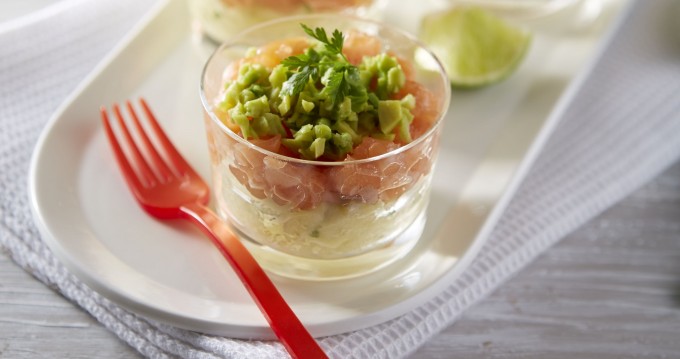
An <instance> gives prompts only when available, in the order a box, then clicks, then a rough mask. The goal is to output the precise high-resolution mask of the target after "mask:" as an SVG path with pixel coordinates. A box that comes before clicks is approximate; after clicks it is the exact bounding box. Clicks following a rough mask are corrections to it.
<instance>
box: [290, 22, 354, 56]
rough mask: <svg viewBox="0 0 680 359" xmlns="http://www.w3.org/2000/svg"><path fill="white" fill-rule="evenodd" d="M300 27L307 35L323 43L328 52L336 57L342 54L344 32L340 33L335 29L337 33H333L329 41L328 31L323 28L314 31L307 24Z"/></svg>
mask: <svg viewBox="0 0 680 359" xmlns="http://www.w3.org/2000/svg"><path fill="white" fill-rule="evenodd" d="M300 25H301V26H302V28H303V29H304V30H305V32H306V33H307V35H309V36H311V37H313V38H315V39H317V40H319V41H320V42H321V43H323V44H324V45H325V47H326V50H327V51H328V52H330V53H332V54H336V55H340V54H342V46H343V43H344V39H343V37H342V32H340V31H339V30H338V29H335V31H333V36H332V38H331V39H330V40H329V39H328V35H327V34H326V30H324V29H323V28H322V27H317V28H315V29H314V30H312V29H311V28H310V27H309V26H307V25H305V24H300Z"/></svg>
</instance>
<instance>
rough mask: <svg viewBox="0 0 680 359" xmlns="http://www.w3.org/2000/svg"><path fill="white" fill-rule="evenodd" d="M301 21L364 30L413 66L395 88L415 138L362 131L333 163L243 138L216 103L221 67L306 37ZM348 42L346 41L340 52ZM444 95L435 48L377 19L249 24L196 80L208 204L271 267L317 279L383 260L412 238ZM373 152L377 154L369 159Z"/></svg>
mask: <svg viewBox="0 0 680 359" xmlns="http://www.w3.org/2000/svg"><path fill="white" fill-rule="evenodd" d="M301 23H304V24H306V25H308V26H310V27H312V28H314V27H324V28H325V29H326V30H327V31H329V32H330V31H333V30H335V29H338V30H340V31H342V32H343V33H344V34H348V33H352V32H357V31H358V32H360V33H362V34H365V35H370V36H371V37H373V38H377V39H379V40H380V43H379V46H381V48H380V50H381V51H382V52H387V53H389V54H391V55H393V56H396V57H397V58H399V59H401V60H402V63H403V64H407V63H410V64H412V65H411V66H408V69H406V68H405V71H406V72H407V73H408V75H407V77H409V78H412V79H413V80H415V81H413V82H412V81H407V83H406V86H405V87H404V89H405V90H408V91H409V92H411V93H412V94H414V95H415V97H416V108H415V109H414V110H413V115H414V116H415V117H416V118H418V119H419V120H422V121H419V123H426V124H428V126H427V127H424V128H419V129H418V128H413V125H412V132H413V133H416V134H418V136H417V137H415V138H414V140H413V141H412V142H410V143H408V144H405V145H403V146H401V147H398V145H396V144H394V143H392V144H391V145H390V146H391V147H389V148H384V144H385V142H384V141H383V142H380V141H375V140H373V139H372V138H366V139H364V142H362V143H361V144H360V145H359V146H358V147H357V148H355V150H354V152H352V153H350V155H349V156H348V157H347V159H345V160H344V161H336V162H331V161H314V160H304V159H299V158H294V157H288V156H285V155H282V154H279V153H275V152H272V151H270V150H268V149H267V148H271V146H272V141H276V139H259V140H252V139H251V140H248V141H246V140H245V139H243V137H241V136H240V135H239V134H237V133H235V132H234V131H232V130H231V129H230V128H229V127H228V126H227V125H225V122H224V121H223V116H224V115H225V114H224V113H220V110H219V108H218V107H217V106H216V104H217V103H218V102H219V101H220V99H219V96H220V91H221V90H222V89H223V88H224V81H225V80H224V79H225V76H227V75H226V74H228V73H230V72H231V73H232V74H233V67H232V66H233V64H235V63H238V62H239V61H240V59H242V58H243V57H244V55H245V54H246V52H247V51H249V49H250V51H251V53H252V48H258V47H260V48H263V46H265V45H267V44H271V43H276V41H280V40H282V39H286V38H300V37H301V36H305V35H304V33H303V32H302V29H301V27H300V24H301ZM356 46H357V45H356V44H355V45H353V44H352V41H349V40H346V44H345V49H346V50H347V51H348V52H351V51H352V50H353V49H354V47H356ZM284 48H285V46H284ZM349 57H350V56H348V58H349ZM416 82H417V83H416ZM449 97H450V85H449V82H448V80H447V77H446V74H445V72H444V69H443V68H442V66H441V64H440V63H439V61H438V60H437V59H436V58H435V56H434V55H433V54H432V53H431V52H430V51H429V50H427V49H425V48H424V47H423V45H422V44H421V43H420V42H418V41H417V40H415V39H414V38H413V37H412V36H410V35H408V34H406V33H404V32H402V31H400V30H396V29H393V28H390V27H387V26H385V25H383V24H380V23H377V22H372V21H368V20H362V19H358V18H353V17H345V16H335V15H334V16H329V15H311V16H301V17H293V18H286V19H281V20H278V21H273V22H269V23H265V24H261V25H258V26H256V27H253V28H250V29H248V30H246V31H244V32H242V33H240V34H239V35H237V36H235V37H233V38H231V39H230V40H229V41H228V42H226V43H224V44H223V45H221V46H220V47H219V48H218V49H217V50H216V51H215V53H214V54H213V55H212V56H211V57H210V59H209V60H208V62H207V63H206V65H205V68H204V72H203V76H202V81H201V100H202V103H203V106H204V114H205V116H204V117H205V125H206V132H207V136H208V144H209V151H210V156H211V164H212V181H213V182H212V183H213V195H214V197H215V205H216V207H217V208H216V209H217V212H218V213H219V214H220V215H221V216H223V217H224V218H225V219H227V220H228V221H230V222H231V223H232V224H233V227H234V228H235V230H236V232H237V234H238V235H239V237H240V238H241V240H242V241H243V242H244V243H245V245H246V246H247V247H248V248H249V250H250V251H251V253H252V254H253V256H255V258H256V259H257V260H258V262H260V264H261V265H262V266H263V267H264V268H265V269H266V270H268V271H270V272H273V273H276V274H279V275H282V276H285V277H291V278H301V279H310V280H325V279H339V278H349V277H354V276H358V275H362V274H366V273H369V272H372V271H375V270H378V269H380V268H383V267H384V266H386V265H388V264H390V263H392V262H394V261H395V260H397V259H399V258H402V257H403V256H405V255H406V254H407V253H408V252H409V251H410V250H411V249H412V248H413V247H414V246H415V244H416V243H417V242H418V240H419V238H420V237H421V234H422V231H423V228H424V225H425V220H426V208H427V205H428V201H429V196H430V188H431V179H432V175H433V168H434V165H435V160H436V157H437V152H438V142H439V136H440V133H441V129H442V125H443V123H442V122H443V121H442V119H443V117H444V115H445V113H446V111H447V109H448V104H449ZM413 123H416V121H415V120H414V122H413ZM418 132H420V133H418ZM381 144H382V146H383V148H380V146H381ZM397 147H398V148H397ZM386 151H388V152H386ZM359 152H362V153H359ZM373 153H376V154H377V153H381V154H380V155H378V156H375V157H370V156H371V155H372V154H373ZM356 158H363V159H356Z"/></svg>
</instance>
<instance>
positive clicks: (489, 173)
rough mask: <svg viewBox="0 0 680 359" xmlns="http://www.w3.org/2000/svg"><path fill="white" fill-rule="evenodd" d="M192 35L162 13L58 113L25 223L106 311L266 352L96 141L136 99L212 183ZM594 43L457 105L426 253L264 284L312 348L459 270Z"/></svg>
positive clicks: (186, 246)
mask: <svg viewBox="0 0 680 359" xmlns="http://www.w3.org/2000/svg"><path fill="white" fill-rule="evenodd" d="M615 9H619V7H616V8H615ZM411 10H413V9H409V8H408V7H406V6H400V7H392V8H391V10H390V12H389V13H388V14H387V19H388V20H389V21H391V22H394V23H399V24H402V25H403V27H406V28H409V26H410V27H411V29H412V28H413V27H414V26H415V25H414V23H413V21H411V22H410V23H409V22H408V19H413V17H408V16H407V15H408V14H411V13H412V12H411ZM420 10H421V11H419V12H420V13H422V9H420ZM188 24H189V21H188V19H187V17H186V9H185V4H184V2H183V1H180V0H177V1H175V0H169V1H162V2H161V3H160V4H159V5H158V6H157V7H156V8H155V9H154V10H153V11H152V12H151V13H150V14H149V15H148V16H146V17H145V20H144V21H142V23H140V25H139V26H138V27H137V28H136V29H135V31H133V32H132V33H131V34H130V35H129V36H128V37H127V38H126V39H125V40H124V41H123V42H122V43H121V45H120V46H119V47H117V48H116V49H115V50H114V51H113V52H112V54H111V55H110V56H109V57H107V59H106V60H105V61H104V62H103V63H102V64H101V65H100V66H99V67H98V68H97V69H96V70H95V71H94V72H93V74H92V75H91V76H90V77H88V79H87V80H86V81H85V82H84V83H83V84H82V85H81V86H80V87H79V89H78V90H77V91H76V92H75V93H74V94H73V95H72V96H71V98H70V99H69V100H68V101H66V103H64V105H63V106H62V107H61V108H60V109H59V110H58V111H57V113H56V115H55V117H54V118H52V120H51V121H50V123H49V125H48V126H47V128H46V129H45V131H44V133H43V134H42V136H41V138H40V140H39V143H38V146H37V149H36V151H35V154H34V157H33V159H32V164H31V173H30V194H31V204H32V208H33V211H34V214H35V218H36V223H37V224H38V226H39V228H40V230H41V232H42V234H43V237H44V240H45V241H46V242H47V244H48V245H49V247H50V248H51V249H52V250H53V251H54V253H55V255H56V256H57V257H58V258H59V259H60V260H61V261H62V262H63V263H64V264H65V265H66V266H67V267H68V268H69V270H71V271H72V272H73V273H74V274H75V275H76V276H78V277H79V278H80V279H81V280H82V281H83V282H85V283H87V284H88V285H89V286H91V287H92V288H93V289H94V290H96V291H97V292H99V293H101V294H102V295H104V296H105V297H107V298H109V299H110V300H112V301H114V302H116V303H118V304H120V305H121V306H123V307H125V308H128V309H130V310H132V311H133V312H136V313H138V314H141V315H143V316H146V317H149V318H152V319H154V320H157V321H160V322H164V323H168V324H172V325H175V326H178V327H181V328H186V329H192V330H196V331H201V332H206V333H213V334H220V335H226V336H230V337H236V338H262V339H270V338H273V335H272V333H271V331H270V330H269V328H268V326H267V324H266V322H265V320H264V319H263V317H262V315H261V314H260V312H259V311H258V309H257V307H256V306H255V305H254V304H253V302H252V301H251V299H250V297H249V296H248V294H247V293H246V291H245V290H244V289H243V287H242V286H241V284H240V283H239V281H238V279H237V278H236V276H235V275H234V274H233V273H232V271H231V269H230V267H229V266H228V264H227V263H226V261H225V260H223V258H222V257H221V256H220V254H219V253H218V251H216V250H215V249H214V248H213V247H212V246H211V244H210V242H209V241H208V240H207V239H205V238H204V237H203V236H202V235H201V234H200V233H199V232H198V231H196V230H194V229H193V228H192V227H189V224H185V223H183V222H182V223H179V222H178V223H167V222H159V221H156V220H153V219H152V218H151V217H149V216H147V215H146V214H145V213H144V212H142V210H141V209H140V208H139V207H138V206H137V204H136V203H135V202H134V200H133V198H132V196H131V195H130V193H129V191H128V189H127V188H126V187H125V185H124V182H123V180H122V177H121V175H120V173H119V171H118V168H117V166H116V165H115V163H114V161H113V158H112V156H111V153H110V151H109V149H108V145H107V143H106V142H105V138H104V136H103V132H102V130H101V128H100V121H99V114H98V109H99V107H100V106H101V105H107V106H108V105H110V104H112V103H113V102H120V101H124V100H126V99H134V98H137V97H139V96H140V95H143V96H145V97H146V98H147V100H148V101H149V102H150V104H151V105H152V107H153V108H154V109H155V110H156V112H157V115H158V117H159V119H160V120H161V122H162V125H163V126H164V127H165V129H166V130H167V132H168V134H169V135H170V137H171V139H172V140H173V141H174V142H175V144H177V146H178V147H179V149H180V151H181V152H182V153H183V154H184V155H185V156H186V157H187V158H188V160H189V161H190V162H191V163H193V164H194V165H195V166H196V167H197V170H198V171H199V172H200V173H201V174H202V175H203V176H204V178H208V152H207V145H206V143H205V136H204V133H203V131H204V129H203V122H202V117H201V116H202V114H201V105H200V102H199V97H198V83H199V75H200V70H201V67H202V63H203V61H204V59H205V57H206V55H207V52H206V51H205V49H204V48H203V47H201V45H200V44H197V43H196V42H195V41H193V40H192V39H193V38H192V36H191V32H190V30H189V25H188ZM601 37H602V31H593V32H591V33H589V34H586V35H583V34H581V35H580V36H578V37H570V38H565V39H562V40H561V41H559V42H558V41H556V40H555V38H551V37H541V36H537V38H536V39H535V42H534V46H533V48H532V51H531V53H530V54H529V56H528V58H527V60H526V61H525V63H524V64H523V66H522V67H521V68H520V69H519V71H518V72H517V73H516V74H515V75H514V76H512V77H511V78H510V79H509V80H508V81H506V82H504V83H502V84H500V85H498V86H495V87H491V88H488V89H485V90H481V91H475V92H464V93H455V92H454V97H453V100H452V104H451V110H450V112H449V118H448V119H447V123H446V126H445V133H444V135H443V137H442V138H443V139H444V140H443V141H442V144H441V145H442V152H441V155H440V157H441V158H440V160H439V162H438V165H437V166H438V167H437V171H436V173H435V179H434V189H433V191H434V192H433V196H432V199H433V200H432V203H431V206H430V208H429V217H428V222H427V225H426V229H425V234H424V237H423V238H424V240H423V241H422V242H421V243H420V244H419V246H418V247H417V248H416V249H415V251H414V253H413V255H411V256H409V258H407V259H404V260H402V261H400V262H398V263H395V264H394V265H392V266H390V267H388V268H386V269H384V270H382V271H379V272H377V273H374V274H371V275H368V276H365V277H362V278H358V279H351V280H343V281H334V282H325V283H316V282H303V281H294V280H287V279H284V278H278V277H274V281H275V283H276V285H277V286H278V287H279V289H280V290H281V292H282V294H283V295H284V297H285V298H286V299H287V300H288V302H289V303H290V304H291V306H292V307H293V309H294V310H295V312H296V313H297V314H298V315H299V316H300V317H301V319H302V321H303V322H304V323H305V324H306V325H307V327H308V328H309V330H310V331H311V332H312V334H313V335H315V336H326V335H333V334H337V333H342V332H347V331H352V330H356V329H360V328H363V327H367V326H371V325H375V324H378V323H381V322H384V321H387V320H389V319H391V318H394V317H396V316H398V315H401V314H403V313H405V312H407V311H409V310H411V309H413V308H415V307H416V306H418V305H420V304H422V303H424V302H425V301H427V300H428V299H431V298H432V297H434V296H435V295H436V294H437V293H439V292H441V291H442V290H443V289H444V288H445V287H447V286H448V285H449V284H450V283H451V282H452V281H453V280H454V279H455V278H456V277H457V276H458V275H459V274H460V273H461V272H462V271H463V270H464V269H465V267H466V266H467V265H468V264H469V263H470V261H471V260H472V259H473V258H474V256H475V255H476V254H477V253H478V251H479V249H480V248H481V247H482V245H483V243H484V240H485V238H486V237H487V235H488V233H489V232H490V230H491V228H492V227H493V225H494V224H495V222H496V221H497V219H498V217H499V216H500V214H501V212H502V210H503V209H504V207H505V206H506V204H507V202H508V200H509V198H510V197H511V196H512V194H513V192H514V190H515V188H516V187H517V184H518V183H519V181H520V180H521V179H522V177H523V176H524V173H525V172H526V170H527V169H528V166H529V164H530V163H531V161H532V159H533V158H534V157H535V156H536V154H537V153H538V151H539V150H540V148H541V146H542V144H543V142H544V141H545V139H546V137H547V135H548V134H549V132H550V131H551V129H552V128H553V127H554V125H555V123H556V122H557V121H556V120H557V118H558V117H559V115H560V113H561V112H562V110H563V108H564V107H565V105H566V104H567V102H568V100H569V98H570V97H571V95H572V94H573V93H574V92H575V91H576V89H577V88H578V84H579V82H580V81H578V80H574V78H575V77H577V76H576V74H578V73H582V75H581V76H582V77H583V76H585V75H583V73H584V70H586V69H588V68H589V67H590V66H588V65H587V64H586V63H587V60H589V59H590V60H591V62H592V59H593V58H594V57H595V56H594V55H595V50H596V48H597V44H598V43H600V42H601ZM586 73H587V71H586ZM570 83H571V86H569V88H568V86H567V85H569V84H570ZM567 88H568V89H567Z"/></svg>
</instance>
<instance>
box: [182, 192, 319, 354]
mask: <svg viewBox="0 0 680 359" xmlns="http://www.w3.org/2000/svg"><path fill="white" fill-rule="evenodd" d="M180 210H181V211H182V213H184V214H185V215H186V216H187V217H186V218H187V219H189V220H191V222H193V223H195V224H197V225H198V226H199V227H200V228H201V230H202V231H203V232H204V233H205V234H207V235H208V237H210V239H211V240H212V242H213V243H214V244H215V245H216V246H217V248H219V250H220V252H221V253H222V255H223V256H224V257H225V258H226V259H227V261H228V262H229V264H230V265H231V267H232V268H233V269H234V271H235V272H236V274H237V275H238V277H239V278H240V279H241V282H243V284H244V285H245V287H246V289H247V290H248V293H250V296H251V297H252V298H253V299H254V300H255V303H256V304H257V306H258V307H259V308H260V311H261V312H262V314H264V316H265V318H266V319H267V322H269V326H270V327H271V328H272V330H273V331H274V334H276V336H277V337H278V338H279V340H281V342H282V343H283V345H284V347H286V349H287V350H288V353H290V355H291V356H292V357H293V358H301V359H302V358H305V359H306V358H327V356H326V354H324V352H323V350H322V349H321V347H320V346H319V344H318V343H317V342H316V340H314V338H313V337H312V336H311V334H309V332H308V331H307V329H306V328H305V327H304V326H303V325H302V323H301V322H300V320H299V319H298V317H297V316H296V315H295V313H294V312H293V310H292V309H291V308H290V307H289V306H288V304H287V303H286V301H285V300H284V299H283V297H282V296H281V293H279V291H278V290H277V289H276V287H275V286H274V283H272V281H271V280H270V279H269V277H268V276H267V274H266V273H265V272H264V270H263V269H262V267H260V265H259V264H258V263H257V261H255V258H253V256H252V255H251V254H250V252H248V250H247V249H246V247H245V246H244V245H243V244H242V243H241V241H240V240H239V239H238V238H236V236H235V235H234V232H232V230H231V228H229V226H228V225H227V224H226V223H225V222H223V221H222V219H221V218H220V217H218V216H217V215H216V214H215V213H214V212H213V211H212V210H210V209H209V208H208V207H206V206H204V205H202V204H199V203H196V204H192V205H185V206H182V207H180Z"/></svg>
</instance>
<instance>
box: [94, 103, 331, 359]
mask: <svg viewBox="0 0 680 359" xmlns="http://www.w3.org/2000/svg"><path fill="white" fill-rule="evenodd" d="M140 103H141V105H142V109H143V111H144V114H145V115H146V116H145V117H146V119H147V122H148V125H149V126H148V127H150V132H151V133H153V135H154V136H155V139H156V140H157V141H155V142H156V143H157V147H158V149H157V148H156V146H154V144H153V143H152V140H150V139H149V136H148V135H147V134H146V132H145V130H144V128H143V127H142V124H141V122H140V120H139V117H138V116H137V113H136V111H135V109H134V108H133V106H132V104H131V103H130V102H129V101H128V102H127V103H126V107H127V109H128V112H129V113H130V117H131V118H132V123H133V125H134V130H135V131H136V132H137V134H138V136H136V137H137V142H139V143H140V144H141V147H142V150H140V146H137V144H136V143H135V140H134V139H133V136H132V135H131V133H130V130H129V129H128V127H127V126H126V124H125V121H124V120H123V116H122V114H121V111H120V108H119V106H118V105H117V104H116V105H114V106H113V113H114V115H115V117H116V120H117V122H118V128H119V129H120V131H119V132H120V133H121V137H122V139H121V140H120V141H119V140H118V139H117V136H116V134H115V133H114V131H113V128H112V126H111V121H110V120H109V115H108V112H107V110H106V108H105V107H102V108H101V117H102V122H103V123H104V130H105V131H106V136H107V137H108V139H109V143H110V144H111V147H112V149H113V153H114V156H115V158H116V161H117V162H118V165H119V166H120V169H121V171H122V172H123V177H125V180H126V182H127V184H128V186H129V187H130V190H132V193H133V195H134V197H135V199H136V200H137V202H139V204H140V205H141V206H142V208H144V210H146V212H147V213H149V214H150V215H152V216H154V217H156V218H158V219H188V220H190V221H191V222H192V223H194V224H197V225H198V226H199V227H200V228H201V230H202V231H203V232H204V233H205V234H206V235H208V237H210V239H211V240H212V242H213V243H214V244H215V246H217V248H218V249H219V250H220V252H221V253H222V255H223V256H224V257H225V258H226V259H227V261H228V262H229V264H231V267H232V268H233V269H234V271H235V272H236V274H237V275H238V277H239V278H240V279H241V282H243V284H244V285H245V287H246V289H247V290H248V292H249V293H250V296H251V297H252V298H253V299H254V300H255V303H257V306H258V307H259V308H260V311H262V313H263V314H264V316H265V318H266V319H267V321H268V322H269V325H270V326H271V328H272V330H273V331H274V333H275V334H276V336H277V337H278V338H279V339H280V340H281V342H282V343H283V345H284V346H285V347H286V349H287V350H288V353H290V355H291V356H292V357H293V358H326V355H325V354H324V352H323V350H322V349H321V347H319V345H318V343H317V342H316V341H315V340H314V338H313V337H312V336H311V335H310V334H309V332H308V331H307V329H305V327H304V326H303V325H302V323H301V322H300V320H299V319H298V318H297V316H296V315H295V313H293V311H292V310H291V309H290V307H289V306H288V304H287V303H286V301H285V300H284V299H283V297H282V296H281V294H280V293H279V291H278V290H277V289H276V287H275V286H274V284H273V283H272V282H271V280H270V279H269V277H268V276H267V274H265V272H264V270H262V268H261V267H260V265H259V264H257V262H256V261H255V259H254V258H253V257H252V255H251V254H250V253H249V252H248V250H247V249H246V248H245V247H244V246H243V244H242V243H241V242H240V241H239V240H238V239H237V238H236V236H234V234H233V232H232V231H231V229H230V228H229V226H228V225H227V224H225V223H224V222H222V220H221V219H220V218H219V217H218V216H217V215H215V213H214V212H213V211H211V210H210V209H209V208H208V207H206V204H207V203H208V199H209V188H208V185H207V184H206V183H205V181H203V179H201V177H200V176H199V175H198V174H196V172H195V171H194V170H193V169H192V168H191V166H189V164H188V163H187V162H186V161H185V160H184V158H183V157H182V155H180V154H179V152H177V150H176V149H175V147H174V146H173V145H172V143H171V142H170V140H169V139H168V138H167V136H166V135H165V133H164V132H163V130H162V129H161V127H160V125H159V124H158V122H157V121H156V118H155V116H154V115H153V114H152V113H151V110H150V109H149V106H148V105H147V103H146V101H144V99H140ZM123 148H126V149H127V154H126V152H125V151H124V150H123ZM159 150H160V153H159ZM142 151H143V152H142ZM145 155H146V156H145ZM163 155H164V156H165V159H164V157H163Z"/></svg>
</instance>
